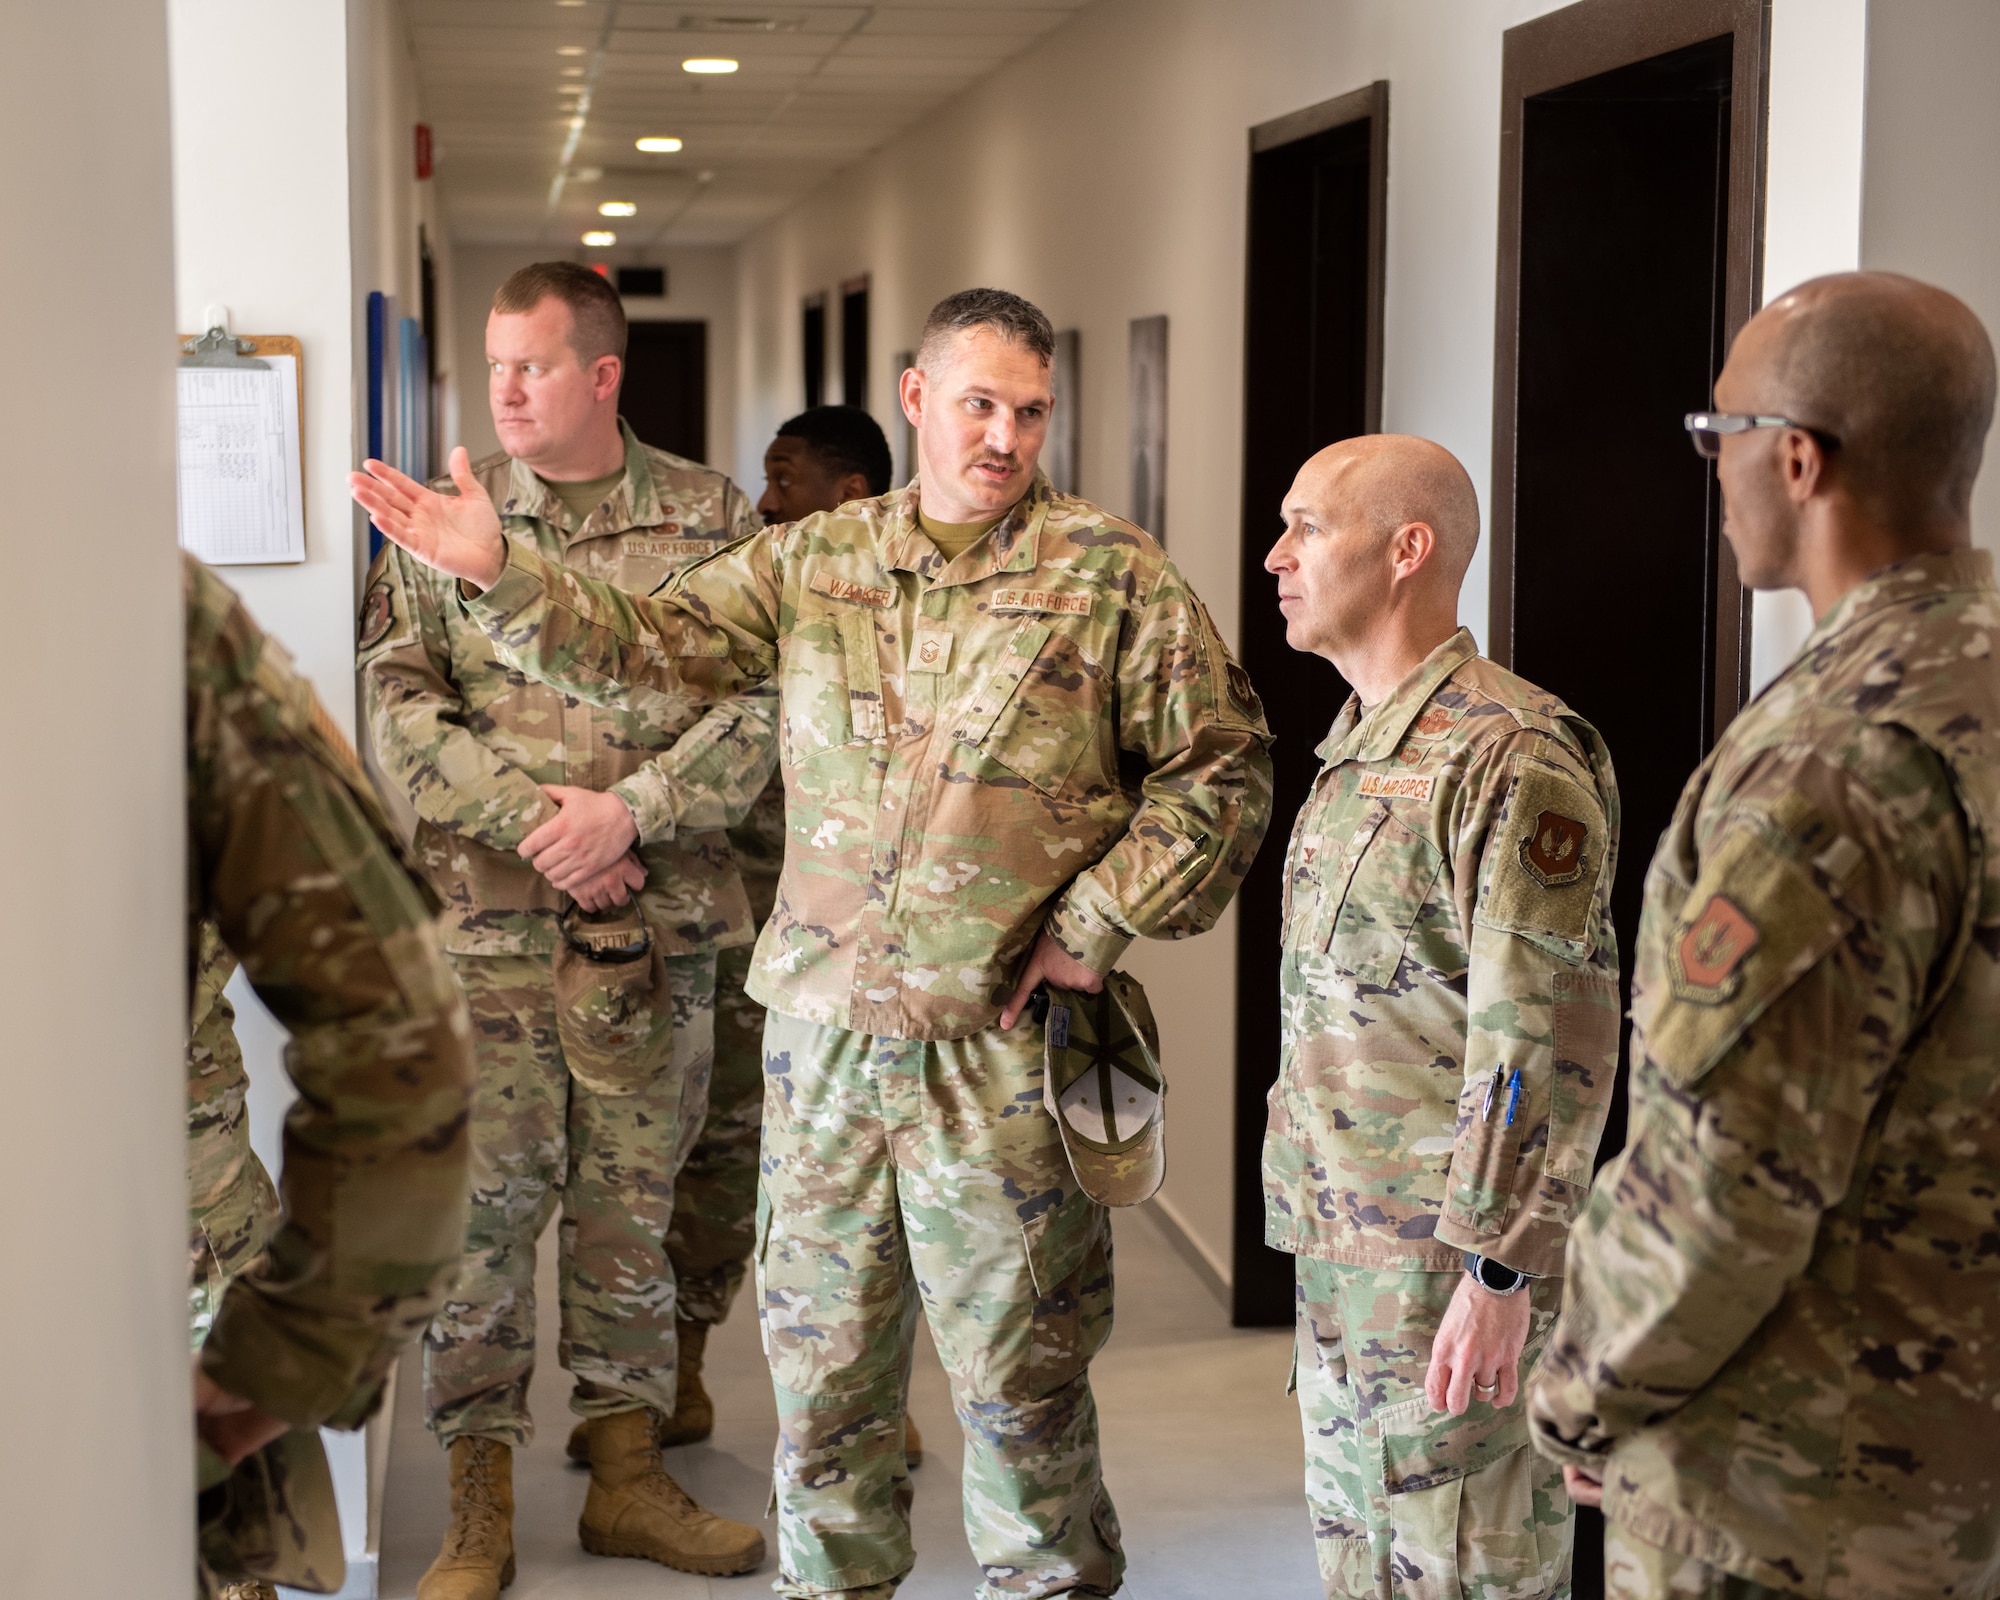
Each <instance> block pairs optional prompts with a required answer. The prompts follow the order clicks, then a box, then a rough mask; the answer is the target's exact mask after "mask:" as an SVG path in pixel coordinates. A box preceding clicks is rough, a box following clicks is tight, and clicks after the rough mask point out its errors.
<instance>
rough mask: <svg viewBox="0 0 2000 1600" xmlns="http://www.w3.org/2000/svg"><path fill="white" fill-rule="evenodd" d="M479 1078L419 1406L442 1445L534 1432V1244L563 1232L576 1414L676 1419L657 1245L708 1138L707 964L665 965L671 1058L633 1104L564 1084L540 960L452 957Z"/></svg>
mask: <svg viewBox="0 0 2000 1600" xmlns="http://www.w3.org/2000/svg"><path fill="white" fill-rule="evenodd" d="M451 962H452V966H453V969H454V970H455V971H456V972H457V973H458V978H459V982H460V983H461V984H462V985H463V986H464V989H465V999H466V1005H467V1008H468V1009H469V1011H470V1012H471V1015H472V1032H473V1039H474V1041H475V1043H474V1049H475V1052H476V1060H477V1064H478V1073H479V1079H478V1084H477V1087H476V1088H475V1090H474V1094H473V1102H472V1129H471V1138H472V1174H471V1183H472V1214H471V1219H470V1221H469V1222H468V1223H467V1226H466V1241H465V1255H464V1259H463V1261H462V1263H461V1265H460V1267H459V1275H458V1281H457V1284H456V1285H455V1286H454V1287H453V1289H452V1291H451V1294H450V1296H449V1297H448V1298H447V1299H446V1301H445V1303H444V1306H443V1308H442V1309H441V1310H440V1311H439V1312H438V1314H437V1316H436V1317H434V1318H433V1319H432V1321H431V1325H430V1327H429V1328H428V1329H427V1330H426V1331H425V1333H424V1411H425V1419H426V1421H428V1422H429V1424H430V1427H431V1429H432V1431H433V1432H434V1433H436V1434H437V1436H438V1440H439V1442H440V1443H442V1444H444V1445H447V1446H448V1445H450V1443H451V1442H452V1441H453V1440H454V1439H457V1438H460V1437H462V1436H464V1435H467V1434H483V1435H486V1436H487V1437H489V1438H493V1439H499V1440H503V1441H505V1442H507V1443H509V1444H514V1445H523V1444H526V1443H527V1442H528V1441H529V1440H531V1439H532V1438H533V1437H534V1424H533V1422H532V1420H531V1419H530V1418H529V1415H528V1379H529V1377H530V1376H531V1375H532V1374H533V1372H534V1367H535V1244H536V1241H537V1240H538V1239H540V1238H541V1236H542V1231H543V1230H544V1229H545V1228H546V1227H547V1226H548V1223H549V1219H550V1217H552V1216H553V1215H554V1214H555V1211H556V1207H557V1206H558V1205H560V1206H561V1207H562V1222H561V1225H560V1227H559V1229H558V1232H557V1241H558V1244H557V1248H558V1252H559V1267H560V1283H561V1294H562V1338H561V1342H560V1344H559V1346H558V1348H557V1352H556V1354H557V1359H558V1360H559V1361H560V1362H561V1363H562V1365H563V1367H564V1368H565V1370H567V1371H569V1372H571V1373H573V1374H574V1375H575V1376H576V1378H577V1379H578V1380H579V1389H578V1392H577V1393H576V1394H575V1395H574V1396H573V1397H572V1398H571V1400H570V1407H571V1409H572V1410H574V1411H576V1412H578V1413H579V1414H581V1415H584V1416H602V1415H609V1414H611V1413H613V1412H617V1411H629V1410H631V1409H632V1408H633V1407H634V1406H635V1405H637V1404H644V1405H649V1406H652V1407H655V1408H656V1409H658V1410H660V1411H663V1412H665V1413H666V1414H667V1415H669V1416H671V1415H672V1414H673V1409H674V1384H675V1377H676V1367H677V1357H678V1346H677V1341H676V1339H675V1335H674V1309H675V1290H674V1276H673V1268H672V1266H671V1265H670V1264H669V1262H668V1260H667V1255H666V1249H665V1246H664V1243H663V1241H664V1240H665V1238H666V1235H667V1228H668V1224H669V1222H670V1221H671V1219H672V1214H673V1192H674V1191H673V1179H674V1175H675V1174H676V1173H677V1172H678V1171H679V1170H680V1166H681V1163H682V1162H683V1161H684V1160H686V1159H687V1153H688V1146H689V1145H690V1144H691V1143H692V1142H693V1138H694V1134H695V1132H696V1131H697V1130H698V1129H699V1128H700V1126H701V1120H702V1114H703V1109H704V1106H705V1103H706V1100H707V1096H708V1073H709V1062H710V1057H711V1055H712V1054H713V1043H714V1030H715V958H714V957H713V956H709V955H701V956H669V957H667V977H668V980H669V982H670V983H671V985H672V988H673V996H674V1048H673V1059H672V1061H671V1062H670V1063H669V1064H668V1065H667V1066H666V1067H664V1068H662V1069H661V1071H660V1072H659V1074H658V1075H657V1076H656V1077H655V1078H654V1079H653V1081H652V1082H651V1083H650V1084H648V1085H647V1086H646V1087H645V1088H644V1089H642V1090H640V1091H639V1093H637V1094H633V1095H601V1094H597V1093H595V1092H593V1091H592V1090H590V1089H587V1088H585V1087H584V1085H583V1084H581V1083H579V1082H577V1081H576V1079H574V1078H573V1077H571V1075H570V1072H569V1068H568V1066H567V1065H566V1063H565V1062H564V1059H563V1050H562V1044H561V1042H560V1040H559V1039H558V1038H557V1035H556V1012H555V986H554V982H553V979H552V978H551V975H550V958H549V957H548V956H545V955H539V956H538V955H529V956H459V955H454V956H453V957H452V958H451Z"/></svg>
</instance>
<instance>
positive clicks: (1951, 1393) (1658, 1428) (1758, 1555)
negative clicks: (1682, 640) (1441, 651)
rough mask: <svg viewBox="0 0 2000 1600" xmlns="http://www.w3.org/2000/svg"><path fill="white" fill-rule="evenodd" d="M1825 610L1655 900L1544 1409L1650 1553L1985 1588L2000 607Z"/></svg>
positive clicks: (1819, 1591) (1649, 906) (1665, 866)
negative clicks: (1628, 1068) (1621, 1111)
mask: <svg viewBox="0 0 2000 1600" xmlns="http://www.w3.org/2000/svg"><path fill="white" fill-rule="evenodd" d="M1991 572H1992V568H1991V558H1990V557H1989V556H1987V555H1986V554H1985V553H1983V552H1975V551H1961V552H1955V553H1951V554H1945V555H1936V556H1926V557H1922V558H1920V559H1916V560H1911V561H1906V562H1903V563H1900V564H1898V565H1896V566H1893V567H1890V568H1887V569H1886V570H1884V571H1882V572H1879V573H1877V574H1876V575H1875V576H1874V577H1873V578H1871V579H1869V580H1868V581H1867V582H1866V583H1864V584H1862V585H1860V586H1859V587H1858V588H1856V589H1855V590H1853V591H1852V592H1851V593H1849V594H1848V595H1847V596H1845V597H1844V598H1843V599H1842V600H1841V601H1840V603H1839V604H1838V605H1836V606H1835V607H1834V608H1833V609H1832V610H1831V611H1829V612H1828V613H1827V615H1826V616H1825V617H1824V618H1823V619H1822V620H1821V621H1820V624H1819V626H1818V627H1817V628H1816V629H1815V630H1814V631H1813V634H1812V636H1811V637H1810V638H1809V639H1808V640H1807V641H1806V645H1805V647H1804V649H1803V650H1802V651H1801V652H1800V654H1799V656H1798V657H1797V658H1796V659H1795V660H1794V661H1793V662H1792V663H1791V665H1790V666H1789V667H1787V668H1786V670H1785V671H1784V673H1783V674H1782V675H1780V676H1779V678H1778V679H1777V680H1776V681H1775V682H1773V683H1772V684H1771V685H1770V687H1768V688H1767V689H1765V690H1764V692H1763V694H1762V695H1760V696H1759V697H1758V699H1757V700H1755V701H1754V702H1753V703H1752V704H1751V705H1750V706H1748V707H1747V708H1746V709H1745V710H1744V711H1743V713H1742V714H1741V715H1740V716H1739V717H1737V719H1736V721H1735V722H1734V723H1732V724H1731V725H1730V727H1729V729H1728V731H1727V732H1726V733H1725V734H1724V735H1723V737H1722V739H1721V740H1720V741H1719V742H1718V744H1717V746H1716V748H1715V750H1714V752H1713V753H1712V754H1711V755H1710V757H1709V759H1708V761H1707V762H1706V763H1704V764H1703V766H1702V768H1701V770H1700V771H1698V772H1697V773H1696V774H1695V776H1694V778H1693V779H1692V780H1691V781H1690V782H1689V784H1688V786H1687V789H1686V791H1685V793H1684V794H1683V795H1682V797H1681V803H1680V809H1679V811H1678V812H1677V813H1676V815H1675V818H1674V821H1673V824H1672V825H1671V827H1669V829H1668V830H1667V832H1666V834H1665V835H1664V836H1663V837H1662V839H1661V842H1660V849H1659V853H1658V855H1657V856H1655V857H1654V860H1653V865H1652V869H1651V871H1650V873H1649V874H1648V876H1647V880H1646V904H1645V911H1644V915H1643V919H1642V921H1641V923H1640V932H1639V950H1638V960H1637V964H1636V967H1635V971H1634V979H1635V982H1634V991H1633V1004H1632V1017H1633V1034H1632V1057H1631V1059H1632V1063H1633V1071H1632V1137H1631V1140H1630V1143H1629V1144H1628V1145H1627V1146H1626V1148H1625V1150H1624V1152H1623V1153H1622V1154H1621V1155H1619V1156H1618V1157H1617V1158H1616V1159H1615V1160H1614V1161H1613V1162H1611V1163H1610V1164H1609V1165H1607V1166H1606V1167H1605V1169H1604V1171H1603V1173H1602V1174H1601V1175H1600V1176H1599V1179H1598V1182H1597V1186H1596V1188H1595V1189H1594V1190H1593V1192H1592V1194H1591V1198H1590V1203H1589V1205H1588V1207H1587V1208H1586V1210H1585V1212H1584V1215H1583V1218H1582V1220H1581V1221H1580V1222H1579V1223H1578V1225H1577V1228H1576V1231H1575V1233H1574V1235H1573V1236H1572V1238H1571V1240H1570V1249H1569V1273H1570V1277H1569V1283H1568V1286H1567V1287H1568V1291H1569V1294H1568V1302H1567V1305H1566V1307H1565V1309H1564V1312H1563V1316H1562V1320H1561V1321H1560V1322H1559V1323H1558V1325H1557V1328H1556V1331H1555V1334H1554V1335H1553V1337H1552V1338H1551V1341H1550V1345H1549V1354H1548V1357H1547V1359H1546V1362H1545V1364H1544V1366H1543V1368H1542V1375H1541V1378H1540V1380H1539V1382H1538V1384H1537V1386H1536V1388H1535V1390H1534V1393H1533V1395H1532V1397H1531V1413H1532V1416H1533V1419H1534V1428H1535V1432H1536V1436H1537V1443H1538V1444H1539V1445H1540V1446H1541V1448H1542V1449H1543V1450H1544V1451H1545V1453H1547V1454H1549V1455H1552V1456H1556V1457H1558V1458H1560V1459H1562V1460H1565V1461H1572V1462H1576V1463H1579V1464H1582V1465H1585V1466H1588V1467H1589V1468H1590V1469H1591V1470H1592V1471H1594V1472H1602V1473H1603V1474H1604V1477H1605V1500H1604V1506H1605V1513H1606V1515H1607V1516H1609V1517H1611V1518H1612V1519H1613V1520H1615V1521H1617V1522H1619V1523H1620V1524H1622V1525H1624V1526H1626V1527H1629V1528H1630V1529H1631V1530H1632V1531H1633V1532H1634V1533H1635V1534H1636V1535H1637V1536H1638V1537H1640V1538H1642V1539H1644V1540H1646V1541H1647V1542H1649V1543H1652V1544H1654V1545H1657V1546H1661V1547H1663V1548H1666V1549H1669V1550H1674V1551H1681V1552H1686V1553H1689V1554H1692V1555H1694V1556H1697V1557H1699V1558H1700V1559H1702V1560H1704V1561H1707V1562H1709V1563H1711V1564H1713V1565H1715V1566H1719V1567H1722V1568H1725V1569H1727V1570H1729V1571H1731V1572H1735V1573H1738V1574H1740V1575H1742V1576H1745V1577H1747V1578H1750V1579H1752V1580H1753V1581H1755V1582H1758V1583H1762V1584H1767V1585H1771V1586H1774V1587H1776V1588H1780V1589H1783V1590H1785V1591H1787V1592H1794V1591H1795V1592H1798V1593H1801V1594H1805V1595H1814V1596H1821V1595H1823V1596H1827V1597H1830V1600H1862V1597H1864V1596H1865V1597H1867V1600H1936V1597H1938V1596H1944V1595H1950V1596H1954V1597H1960V1600H1990V1597H1992V1596H1994V1595H1996V1594H2000V1428H1996V1427H1995V1425H1994V1420H1993V1419H1994V1414H1995V1412H1996V1411H2000V1343H1996V1342H1995V1339H1994V1328H1995V1326H1996V1324H2000V1065H1996V1058H1995V1051H1994V1039H1995V1036H1996V1034H2000V849H1996V833H1995V829H1996V827H2000V665H1996V662H1995V659H1994V647H1995V643H1996V640H2000V592H1996V591H1995V589H1994V587H1993V581H1992V576H1991Z"/></svg>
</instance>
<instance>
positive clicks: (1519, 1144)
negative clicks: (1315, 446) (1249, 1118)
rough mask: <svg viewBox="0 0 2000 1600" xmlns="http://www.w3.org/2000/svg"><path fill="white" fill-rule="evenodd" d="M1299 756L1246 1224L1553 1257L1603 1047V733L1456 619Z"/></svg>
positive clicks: (1280, 1242)
mask: <svg viewBox="0 0 2000 1600" xmlns="http://www.w3.org/2000/svg"><path fill="white" fill-rule="evenodd" d="M1319 754H1320V759H1321V760H1322V761H1323V762H1324V763H1325V765H1324V766H1323V767H1322V768H1321V770H1320V773H1319V776H1318V777H1317V778H1315V779H1314V781H1313V790H1312V794H1311V795H1310V797H1308V799H1307V801H1306V803H1305V805H1304V806H1303V807H1302V808H1301V809H1300V811H1299V815H1298V821H1297V823H1296V824H1295V825H1294V826H1293V829H1292V842H1291V849H1290V852H1289V854H1288V855H1287V857H1286V861H1285V896H1284V927H1285V934H1284V956H1283V961H1284V967H1283V972H1282V974H1281V978H1280V984H1281V994H1282V998H1283V1005H1284V1028H1283V1034H1282V1039H1283V1056H1282V1059H1281V1062H1280V1065H1279V1070H1278V1081H1277V1082H1276V1083H1275V1084H1274V1085H1273V1086H1272V1089H1271V1097H1270V1105H1271V1112H1270V1126H1269V1129H1268V1131H1267V1133H1266V1135H1265V1140H1264V1198H1265V1205H1264V1217H1265V1237H1266V1239H1267V1240H1268V1241H1269V1243H1270V1244H1271V1245H1272V1246H1274V1247H1275V1248H1277V1249H1279V1250H1284V1251H1288V1252H1290V1253H1291V1254H1294V1255H1308V1256H1317V1257H1320V1258H1321V1259H1323V1260H1327V1261H1346V1262H1352V1263H1354V1264H1356V1265H1360V1266H1371V1267H1398V1268H1406V1269H1411V1270H1423V1271H1433V1272H1440V1271H1447V1270H1457V1268H1458V1267H1459V1265H1460V1259H1461V1255H1462V1253H1463V1252H1464V1251H1466V1250H1476V1251H1479V1252H1480V1253H1482V1254H1485V1255H1491V1256H1492V1257H1494V1259H1496V1260H1498V1261H1501V1262H1503V1263H1505V1264H1506V1265H1508V1266H1510V1267H1514V1268H1516V1269H1518V1270H1519V1271H1522V1272H1532V1273H1537V1274H1544V1275H1553V1274H1557V1273H1560V1272H1561V1271H1562V1251H1563V1242H1564V1238H1565V1236H1566V1235H1567V1233H1568V1229H1569V1224H1570V1220H1571V1218H1572V1217H1573V1216H1574V1215H1575V1213H1576V1209H1577V1207H1578V1206H1579V1205H1580V1204H1581V1203H1582V1199H1583V1195H1584V1192H1585V1190H1586V1189H1587V1188H1588V1187H1589V1184H1590V1172H1591V1164H1592V1160H1593V1158H1594V1157H1595V1155H1596V1151H1597V1140H1598V1136H1599V1134H1601V1133H1602V1132H1603V1129H1604V1115H1605V1111H1606V1108H1607V1106H1608V1105H1609V1101H1610V1093H1611V1083H1612V1076H1613V1072H1614V1069H1615V1068H1616V1065H1617V1059H1618V941H1617V939H1616V937H1615V936H1614V934H1613V932H1612V928H1611V911H1610V899H1611V880H1612V875H1613V873H1614V872H1615V871H1616V869H1617V860H1618V786H1617V783H1616V781H1615V780H1614V778H1613V777H1612V773H1611V759H1610V757H1609V756H1608V755H1607V754H1606V753H1605V749H1604V744H1603V741H1602V740H1600V739H1599V738H1598V736H1597V733H1596V730H1594V729H1593V728H1592V727H1591V726H1590V724H1589V723H1587V722H1585V721H1584V720H1583V719H1582V718H1581V717H1579V716H1577V715H1576V714H1575V713H1574V712H1573V711H1571V710H1570V709H1569V708H1568V707H1567V706H1565V705H1564V704H1563V703H1562V702H1561V701H1560V700H1558V699H1556V698H1555V697H1554V696H1553V695H1550V694H1546V693H1544V692H1543V691H1542V690H1540V689H1537V688H1536V687H1535V686H1534V685H1533V684H1530V683H1527V682H1524V681H1523V680H1522V679H1520V678H1517V677H1515V676H1514V674H1513V673H1511V672H1508V671H1507V670H1506V669H1505V668H1502V667H1498V666H1495V665H1494V664H1493V663H1492V662H1491V661H1488V660H1486V659H1485V658H1483V657H1482V656H1480V655H1478V654H1477V653H1476V647H1475V645H1474V644H1473V641H1472V635H1471V634H1469V633H1467V632H1466V631H1465V630H1464V629H1462V628H1461V629H1460V630H1459V631H1458V632H1457V633H1456V634H1454V635H1453V636H1452V637H1451V638H1450V639H1448V640H1446V641H1445V642H1444V643H1443V644H1441V645H1439V646H1438V647H1437V649H1435V650H1433V651H1432V652H1431V653H1430V655H1429V656H1427V657H1426V658H1425V659H1424V661H1423V662H1422V664H1421V665H1419V666H1418V667H1417V668H1416V669H1415V670H1414V671H1413V672H1411V673H1410V675H1409V676H1408V677H1407V678H1405V679H1404V680H1403V681H1402V682H1401V683H1400V684H1398V685H1397V687H1396V689H1395V691H1394V692H1393V693H1392V694H1390V695H1388V696H1387V697H1386V698H1385V699H1383V700H1382V701H1381V702H1380V703H1379V704H1378V705H1376V706H1374V707H1372V708H1370V709H1368V710H1366V711H1364V710H1363V709H1362V707H1361V703H1360V701H1359V700H1358V699H1354V698H1350V699H1349V700H1348V702H1347V705H1346V706H1345V707H1344V708H1343V709H1342V711H1341V713H1340V716H1339V717H1338V718H1337V719H1336V720H1335V722H1334V725H1333V731H1332V732H1331V733H1330V734H1328V736H1327V739H1326V742H1325V743H1324V744H1322V745H1321V746H1320V750H1319Z"/></svg>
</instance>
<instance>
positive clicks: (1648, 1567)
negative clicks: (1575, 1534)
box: [1604, 1522, 1798, 1600]
mask: <svg viewBox="0 0 2000 1600" xmlns="http://www.w3.org/2000/svg"><path fill="white" fill-rule="evenodd" d="M1604 1600H1798V1597H1797V1595H1796V1594H1795V1593H1794V1592H1793V1591H1792V1590H1789V1589H1773V1588H1770V1587H1768V1586H1767V1585H1765V1584H1761V1583H1752V1582H1751V1581H1750V1580H1749V1579H1748V1578H1739V1577H1737V1576H1736V1574H1735V1573H1733V1572H1724V1571H1723V1570H1722V1568H1720V1567H1711V1566H1710V1565H1709V1564H1708V1563H1707V1562H1706V1561H1697V1560H1696V1559H1695V1558H1694V1557H1693V1556H1683V1555H1676V1554H1674V1553H1673V1552H1672V1551H1668V1550H1660V1549H1657V1548H1655V1547H1654V1546H1652V1545H1650V1544H1647V1543H1646V1542H1645V1541H1644V1540H1643V1539H1640V1538H1639V1537H1638V1536H1637V1535H1635V1534H1633V1533H1632V1532H1630V1531H1629V1530H1628V1529H1625V1528H1622V1527H1620V1526H1619V1525H1618V1524H1617V1523H1615V1522H1606V1523H1605V1525H1604Z"/></svg>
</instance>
